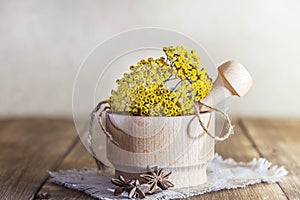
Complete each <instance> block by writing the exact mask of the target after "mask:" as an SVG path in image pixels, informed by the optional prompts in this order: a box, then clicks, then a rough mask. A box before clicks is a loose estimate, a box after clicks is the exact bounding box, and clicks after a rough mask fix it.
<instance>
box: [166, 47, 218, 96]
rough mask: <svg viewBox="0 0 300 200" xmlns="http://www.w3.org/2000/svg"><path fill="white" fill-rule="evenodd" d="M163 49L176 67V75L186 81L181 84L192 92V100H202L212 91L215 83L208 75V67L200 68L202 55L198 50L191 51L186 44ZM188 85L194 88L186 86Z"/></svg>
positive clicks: (184, 88)
mask: <svg viewBox="0 0 300 200" xmlns="http://www.w3.org/2000/svg"><path fill="white" fill-rule="evenodd" d="M163 50H164V52H165V54H166V55H167V58H168V60H169V61H170V63H171V66H173V67H174V68H176V71H177V74H176V77H177V78H179V79H181V80H183V81H184V82H185V84H182V85H181V87H183V90H186V91H190V92H191V93H192V98H193V97H194V98H193V99H192V100H194V101H201V100H202V99H203V98H204V97H205V96H206V95H207V94H208V93H209V92H210V90H211V88H212V86H213V83H212V81H211V79H210V78H209V76H208V75H207V72H206V68H202V69H201V68H200V57H199V56H198V54H197V53H196V51H195V50H192V51H189V50H188V49H187V48H185V47H184V46H178V47H176V48H174V47H173V46H169V47H164V48H163ZM188 85H191V86H192V88H186V86H188ZM191 89H192V90H191Z"/></svg>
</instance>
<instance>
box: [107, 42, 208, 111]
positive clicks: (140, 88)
mask: <svg viewBox="0 0 300 200" xmlns="http://www.w3.org/2000/svg"><path fill="white" fill-rule="evenodd" d="M163 51H164V52H165V54H166V56H167V59H165V58H164V57H161V58H158V59H153V58H148V59H147V60H145V59H142V60H141V61H139V62H138V63H137V65H135V66H134V65H133V66H130V70H131V72H130V73H125V74H124V76H123V77H122V78H121V79H118V80H117V81H116V82H117V84H118V88H117V90H112V92H111V97H110V98H109V104H110V107H111V110H112V112H115V113H129V114H131V115H138V116H180V115H189V114H193V113H194V110H193V104H194V102H195V101H200V100H202V99H203V98H204V97H205V96H206V95H207V94H208V93H209V91H210V90H211V88H212V81H211V79H210V78H209V77H208V75H207V73H206V69H205V68H202V69H201V68H200V57H199V56H198V54H197V53H196V51H194V50H192V51H189V50H188V49H186V48H185V47H183V46H178V47H176V48H174V47H172V46H169V47H164V48H163Z"/></svg>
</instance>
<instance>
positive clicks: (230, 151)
mask: <svg viewBox="0 0 300 200" xmlns="http://www.w3.org/2000/svg"><path fill="white" fill-rule="evenodd" d="M234 124H235V125H236V129H235V130H236V131H235V132H236V134H235V135H234V136H233V137H232V138H230V139H229V140H227V141H225V142H222V143H220V144H217V148H216V149H217V152H218V153H220V154H221V155H222V156H224V157H225V158H226V157H233V158H234V159H236V160H238V161H245V162H247V161H250V160H252V158H253V157H259V154H258V152H257V150H256V149H255V148H253V144H252V143H251V142H250V141H249V139H248V138H247V137H246V136H245V134H244V132H243V131H242V129H241V128H240V126H239V125H238V124H237V122H236V121H235V122H234ZM84 167H88V168H95V167H96V165H95V163H94V161H93V160H92V158H91V156H90V155H89V154H88V153H87V151H86V150H85V148H84V147H83V146H82V145H81V144H80V143H79V144H77V145H76V147H75V148H74V149H73V151H72V152H71V154H70V155H68V156H67V157H66V158H65V160H64V161H63V162H62V165H61V166H60V167H59V169H73V168H78V169H80V168H84ZM45 192H46V193H48V194H49V198H50V199H89V200H91V199H92V198H90V197H88V196H87V195H84V194H82V193H80V192H76V191H72V190H69V189H65V188H63V187H60V186H57V185H54V184H52V183H50V182H48V181H47V182H46V184H45V185H44V187H43V188H42V189H41V191H40V193H41V194H42V193H45ZM190 199H224V200H226V199H286V197H285V194H284V193H283V192H282V190H281V188H280V187H279V186H278V185H277V184H258V185H254V186H250V187H247V188H245V189H235V190H224V191H220V192H213V193H209V194H204V195H202V196H200V197H193V198H190Z"/></svg>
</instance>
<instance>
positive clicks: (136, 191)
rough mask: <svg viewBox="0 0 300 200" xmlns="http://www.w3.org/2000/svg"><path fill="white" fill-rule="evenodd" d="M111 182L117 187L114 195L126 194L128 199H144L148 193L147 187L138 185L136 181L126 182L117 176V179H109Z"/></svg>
mask: <svg viewBox="0 0 300 200" xmlns="http://www.w3.org/2000/svg"><path fill="white" fill-rule="evenodd" d="M111 182H112V183H113V184H114V185H116V186H118V187H117V188H116V189H115V191H114V195H115V196H118V195H121V194H122V193H123V192H125V191H126V192H128V197H129V198H145V192H144V191H148V186H147V185H140V182H139V181H138V180H128V181H126V180H125V179H124V177H123V176H119V178H118V179H114V178H113V179H111Z"/></svg>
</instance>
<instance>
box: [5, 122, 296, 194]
mask: <svg viewBox="0 0 300 200" xmlns="http://www.w3.org/2000/svg"><path fill="white" fill-rule="evenodd" d="M234 124H235V130H236V131H235V132H236V134H235V136H234V137H232V138H231V139H230V140H228V141H225V142H223V143H220V144H218V145H217V147H216V149H217V152H218V153H219V154H221V155H222V156H224V157H233V158H234V159H236V160H238V161H246V162H247V161H250V160H251V159H252V158H253V157H261V156H262V157H266V158H267V159H268V160H270V161H271V162H273V163H274V164H278V165H284V166H285V167H286V168H287V169H288V171H289V174H288V176H286V177H285V178H284V180H283V182H281V183H278V184H257V185H254V186H250V187H247V188H245V189H235V190H224V191H220V192H214V193H210V194H205V195H202V196H201V197H194V198H192V199H272V200H273V199H300V120H287V119H285V120H282V119H237V120H234ZM84 167H96V166H95V163H94V161H93V160H92V159H91V157H90V156H89V154H88V153H87V151H86V150H85V148H84V147H83V146H82V144H81V143H80V141H79V139H78V137H77V133H76V131H75V128H74V124H73V121H71V120H66V119H12V120H0V199H13V200H15V199H37V197H38V196H40V197H41V196H43V195H42V194H47V195H46V196H48V198H49V199H85V200H87V199H92V198H91V197H89V196H87V195H85V194H83V193H81V192H76V191H72V190H69V189H65V188H63V187H59V186H56V185H54V184H52V183H50V182H49V181H48V178H49V176H48V174H47V171H48V170H59V169H73V168H84Z"/></svg>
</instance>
